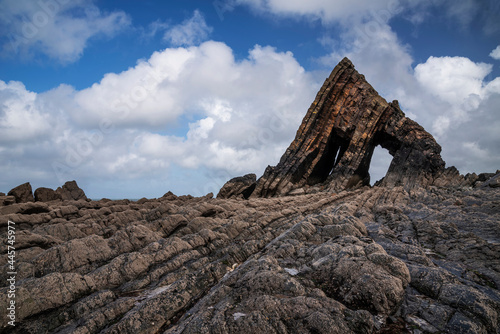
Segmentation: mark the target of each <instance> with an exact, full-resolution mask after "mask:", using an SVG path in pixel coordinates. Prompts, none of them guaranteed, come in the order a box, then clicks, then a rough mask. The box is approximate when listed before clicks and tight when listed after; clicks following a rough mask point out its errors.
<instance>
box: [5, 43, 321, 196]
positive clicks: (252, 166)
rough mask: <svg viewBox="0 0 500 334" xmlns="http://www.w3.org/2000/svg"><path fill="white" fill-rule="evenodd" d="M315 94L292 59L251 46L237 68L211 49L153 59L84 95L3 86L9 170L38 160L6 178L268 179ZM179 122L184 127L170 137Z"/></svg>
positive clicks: (223, 49) (223, 51)
mask: <svg viewBox="0 0 500 334" xmlns="http://www.w3.org/2000/svg"><path fill="white" fill-rule="evenodd" d="M317 89H318V83H316V82H315V81H314V80H313V78H312V76H311V75H310V74H308V73H307V72H305V71H304V69H303V68H302V67H301V66H300V64H299V63H298V62H297V61H296V60H295V58H294V57H293V55H292V54H291V53H289V52H286V53H283V52H277V51H276V50H275V49H274V48H272V47H261V46H255V47H254V48H253V49H252V50H250V51H249V54H248V56H247V57H246V58H245V59H243V60H241V61H236V60H235V58H234V55H233V52H232V50H231V48H229V47H228V46H227V45H225V44H224V43H220V42H213V41H208V42H205V43H202V44H201V45H199V46H192V47H179V48H167V49H165V50H163V51H160V52H155V53H154V54H153V55H152V56H151V57H150V58H149V59H148V60H143V61H140V62H138V63H137V65H136V66H135V67H133V68H130V69H128V70H126V71H124V72H121V73H109V74H107V75H105V76H104V77H103V79H102V80H101V81H100V82H99V83H96V84H94V85H92V86H91V87H89V88H87V89H84V90H80V91H77V90H75V89H73V88H72V87H70V86H67V85H61V86H59V87H57V88H55V89H53V90H51V91H49V92H45V93H41V94H36V93H34V92H29V91H27V90H26V88H25V87H24V86H23V85H22V84H21V83H19V82H9V83H5V82H2V81H0V97H1V101H2V104H1V105H0V132H1V133H2V134H3V135H2V137H0V140H3V142H4V143H5V145H2V155H3V156H4V157H6V158H7V161H9V163H8V164H7V165H10V166H14V165H18V161H19V162H21V161H25V157H26V156H27V155H28V151H29V152H36V156H37V157H38V158H39V160H37V162H36V163H34V164H33V165H25V163H23V165H20V166H16V168H6V167H5V166H3V167H2V168H4V170H3V171H2V172H3V173H4V175H5V176H6V179H12V178H14V179H19V182H22V180H21V179H20V178H22V179H23V180H26V179H31V180H33V179H34V180H35V182H36V180H40V181H41V180H44V179H50V180H53V182H52V183H55V184H58V183H61V182H62V181H64V180H68V179H73V178H79V179H82V178H89V179H91V178H96V179H99V178H100V177H102V178H106V177H116V178H117V179H122V178H125V179H127V178H129V179H133V178H147V177H151V176H152V175H157V176H158V177H160V178H161V177H164V176H165V175H166V174H167V169H169V168H178V167H180V168H187V169H200V168H201V169H205V170H206V171H208V172H207V173H208V174H210V173H215V172H218V171H219V172H220V171H221V170H222V171H225V174H224V177H227V176H228V175H230V174H231V175H234V174H238V173H246V172H257V171H259V170H260V171H262V170H263V168H264V167H265V165H266V164H268V163H276V162H277V159H278V158H279V157H280V155H281V154H282V152H283V151H284V149H285V148H286V146H287V145H288V144H289V139H290V138H291V137H293V134H294V133H295V131H296V129H297V127H298V125H299V124H300V121H301V118H302V116H303V113H304V110H307V108H308V106H309V104H310V102H311V101H312V99H313V98H314V94H315V93H316V90H317ZM181 121H182V122H186V123H188V129H186V130H180V133H179V134H178V135H174V134H172V133H174V132H176V131H177V129H178V127H179V126H181V125H182V122H181ZM34 170H36V171H37V172H34ZM38 171H40V172H38ZM162 174H163V176H162ZM206 177H207V178H208V179H210V177H211V176H210V175H207V176H206ZM224 181H226V180H224ZM204 182H207V181H206V180H205V181H204ZM219 182H220V181H219ZM158 191H160V190H158ZM161 191H163V192H166V190H165V188H163V189H162V190H161ZM186 191H189V190H186ZM200 191H202V190H200ZM153 192H154V191H153ZM145 195H146V194H145Z"/></svg>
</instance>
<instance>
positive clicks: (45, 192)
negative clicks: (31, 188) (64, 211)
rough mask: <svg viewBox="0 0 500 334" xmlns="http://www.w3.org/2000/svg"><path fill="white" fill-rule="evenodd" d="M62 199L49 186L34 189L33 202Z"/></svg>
mask: <svg viewBox="0 0 500 334" xmlns="http://www.w3.org/2000/svg"><path fill="white" fill-rule="evenodd" d="M60 199H62V196H61V194H58V193H57V192H56V191H55V190H53V189H50V188H43V187H41V188H37V189H36V190H35V202H50V201H55V200H60Z"/></svg>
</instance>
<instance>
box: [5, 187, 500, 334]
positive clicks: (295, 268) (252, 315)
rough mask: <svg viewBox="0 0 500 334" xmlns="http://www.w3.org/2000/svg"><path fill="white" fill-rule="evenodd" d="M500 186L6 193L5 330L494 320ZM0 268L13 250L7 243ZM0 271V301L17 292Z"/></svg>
mask: <svg viewBox="0 0 500 334" xmlns="http://www.w3.org/2000/svg"><path fill="white" fill-rule="evenodd" d="M499 205H500V190H499V189H498V188H491V187H489V188H484V187H483V188H481V187H479V188H474V189H473V188H438V187H428V188H426V189H424V188H417V189H413V190H409V191H408V190H405V189H404V188H403V187H394V188H386V187H373V188H368V187H364V188H361V189H357V190H352V191H343V192H341V193H338V194H332V193H317V194H308V195H299V196H289V197H278V198H255V199H253V198H251V199H249V200H245V199H214V198H211V197H210V196H206V197H200V198H194V197H191V196H180V197H177V196H175V195H173V194H169V195H168V196H165V197H163V198H160V199H151V200H142V201H141V203H138V202H130V201H128V200H122V201H109V200H101V201H89V200H80V201H59V202H49V203H19V204H15V203H14V204H9V205H7V206H2V207H0V213H1V216H0V224H1V225H2V227H3V229H2V231H3V232H2V236H1V237H2V240H6V235H5V228H4V227H5V226H6V224H7V221H8V220H9V219H10V220H12V221H14V222H16V226H17V239H16V242H17V247H18V248H17V249H18V252H17V263H16V265H17V271H18V275H17V283H16V290H17V291H16V294H17V296H16V300H17V321H18V323H17V324H16V327H11V326H8V325H7V320H6V318H5V317H2V319H0V324H1V327H2V332H6V333H440V332H441V333H500V331H499V328H500V326H499V323H500V292H499V291H498V287H499V286H500V243H499V242H500V223H499V222H500V210H499ZM2 249H3V250H4V251H3V252H2V258H1V263H0V264H1V265H2V266H3V268H2V270H1V274H2V275H4V276H5V275H6V272H7V271H8V270H7V268H6V267H7V254H6V251H5V247H4V248H2ZM6 279H7V277H1V280H0V282H2V285H3V287H2V288H1V290H2V291H1V293H0V307H1V308H5V307H6V305H7V304H6V303H7V301H8V300H7V293H6V292H7V290H8V288H7V286H6V282H7V281H6Z"/></svg>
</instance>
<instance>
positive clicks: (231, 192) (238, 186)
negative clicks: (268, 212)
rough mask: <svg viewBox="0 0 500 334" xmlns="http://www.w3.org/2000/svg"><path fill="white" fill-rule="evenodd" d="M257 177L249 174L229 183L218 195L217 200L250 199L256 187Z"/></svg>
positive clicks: (233, 179)
mask: <svg viewBox="0 0 500 334" xmlns="http://www.w3.org/2000/svg"><path fill="white" fill-rule="evenodd" d="M256 180H257V176H256V175H255V174H247V175H245V176H239V177H235V178H232V179H231V180H229V181H227V182H226V184H224V186H223V187H222V188H221V190H220V191H219V193H218V194H217V198H241V197H243V198H248V197H250V195H251V194H252V192H253V191H254V189H255V186H256Z"/></svg>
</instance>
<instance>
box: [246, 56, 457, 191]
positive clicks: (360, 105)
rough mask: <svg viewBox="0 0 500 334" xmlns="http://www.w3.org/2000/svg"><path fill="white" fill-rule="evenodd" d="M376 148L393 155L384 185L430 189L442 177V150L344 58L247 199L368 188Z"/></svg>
mask: <svg viewBox="0 0 500 334" xmlns="http://www.w3.org/2000/svg"><path fill="white" fill-rule="evenodd" d="M377 145H380V146H382V147H383V148H385V149H387V150H388V151H389V153H390V154H391V155H392V156H393V160H392V163H391V165H390V167H389V170H388V172H387V175H386V176H385V178H384V180H383V182H382V184H383V185H388V186H397V185H403V186H405V187H406V188H411V187H414V186H415V185H417V184H420V185H427V184H432V183H433V182H434V180H435V179H436V178H437V177H438V176H439V175H440V174H442V173H443V172H444V166H445V163H444V161H443V160H442V159H441V156H440V152H441V147H440V146H439V145H438V144H437V143H436V141H435V140H434V138H433V137H432V135H430V134H429V133H428V132H426V131H425V130H424V129H423V128H422V127H421V126H420V125H418V124H417V123H416V122H414V121H412V120H411V119H409V118H407V117H405V115H404V113H403V112H402V111H401V109H400V108H399V105H398V103H397V101H394V102H392V103H388V102H387V101H385V100H384V99H383V98H382V97H380V96H379V95H378V93H377V92H376V91H375V89H373V87H372V86H370V84H369V83H368V82H367V81H366V80H365V78H364V76H363V75H361V74H359V73H358V72H357V71H356V70H355V68H354V66H353V64H352V63H351V62H350V61H349V60H348V59H347V58H344V59H343V60H342V61H341V62H340V63H339V64H338V65H337V66H336V67H335V69H334V70H333V71H332V73H331V74H330V77H329V78H327V79H326V81H325V83H324V84H323V87H322V88H321V89H320V91H319V92H318V94H317V96H316V99H315V100H314V102H313V103H312V105H311V107H310V108H309V110H308V112H307V114H306V116H305V117H304V119H303V121H302V124H301V125H300V128H299V129H298V131H297V135H296V137H295V139H294V141H293V142H292V143H291V145H290V146H289V147H288V149H287V150H286V152H285V153H284V154H283V156H282V157H281V160H280V162H279V163H278V165H277V166H276V167H268V168H267V169H266V171H265V173H264V175H263V176H262V177H261V178H260V179H259V180H258V182H257V186H256V189H255V191H254V192H253V194H252V196H254V197H270V196H276V195H286V194H288V193H290V192H291V191H293V190H294V189H297V188H304V187H310V186H315V185H321V188H322V189H327V190H331V191H340V190H344V189H348V188H353V187H355V186H360V185H361V186H362V185H367V184H369V181H370V176H369V173H368V170H369V166H370V162H371V158H372V154H373V151H374V149H375V147H376V146H377ZM454 176H458V172H456V173H455V174H454Z"/></svg>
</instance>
